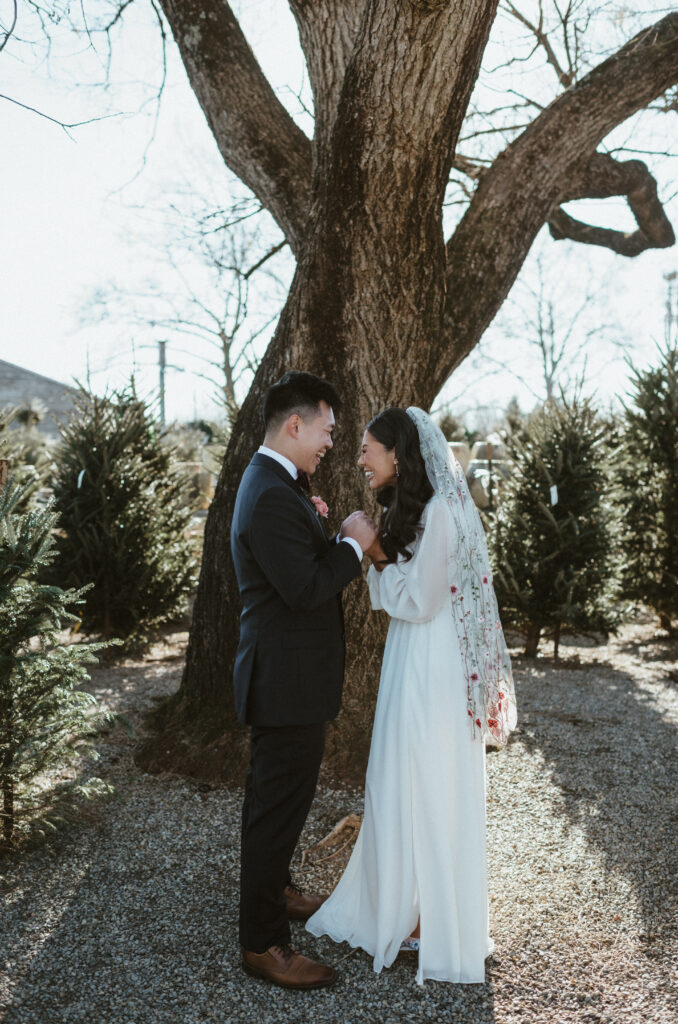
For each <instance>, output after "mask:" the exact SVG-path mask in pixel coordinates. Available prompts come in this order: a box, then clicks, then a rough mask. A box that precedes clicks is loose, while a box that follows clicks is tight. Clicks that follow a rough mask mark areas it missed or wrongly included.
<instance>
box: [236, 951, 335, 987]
mask: <svg viewBox="0 0 678 1024" xmlns="http://www.w3.org/2000/svg"><path fill="white" fill-rule="evenodd" d="M242 965H243V967H244V969H245V970H246V971H247V973H248V974H251V975H252V977H254V978H263V979H264V980H265V981H270V982H272V983H273V984H274V985H280V986H281V988H327V987H328V986H329V985H334V983H335V981H336V980H337V977H338V975H337V972H336V971H335V969H334V967H328V966H327V964H321V963H319V962H318V961H317V960H311V959H309V957H307V956H302V955H301V953H297V951H296V950H295V949H292V947H291V946H289V945H285V946H271V947H270V949H267V950H266V952H265V953H250V952H248V950H246V949H243V951H242Z"/></svg>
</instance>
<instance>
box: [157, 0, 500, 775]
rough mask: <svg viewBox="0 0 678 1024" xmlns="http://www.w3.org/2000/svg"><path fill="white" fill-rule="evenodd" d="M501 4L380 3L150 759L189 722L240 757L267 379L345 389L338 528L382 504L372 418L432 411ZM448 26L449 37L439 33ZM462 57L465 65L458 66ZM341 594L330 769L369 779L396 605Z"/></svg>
mask: <svg viewBox="0 0 678 1024" xmlns="http://www.w3.org/2000/svg"><path fill="white" fill-rule="evenodd" d="M495 4H496V0H483V2H482V3H476V4H473V5H465V6H466V8H467V9H466V10H464V9H463V8H462V7H460V6H459V5H447V4H443V5H437V6H436V5H430V6H429V7H426V8H425V9H424V10H423V11H422V9H421V8H420V7H419V5H417V4H405V5H397V4H395V5H394V4H384V5H381V6H380V5H374V7H372V8H371V9H370V10H371V15H372V23H371V24H370V25H369V27H368V29H367V30H366V32H365V38H366V40H367V42H366V44H365V45H364V46H363V47H362V48H361V49H359V50H358V51H357V52H356V53H355V54H354V56H353V58H352V60H351V62H350V63H349V66H348V69H347V72H346V76H345V80H344V87H343V89H342V91H341V95H340V97H339V100H338V103H337V105H336V113H335V112H330V113H329V114H328V117H329V118H331V119H332V125H333V126H332V130H330V131H327V132H326V134H325V139H326V142H325V147H324V149H323V150H322V151H319V152H318V153H317V156H316V159H315V161H314V177H313V183H312V190H311V207H310V208H311V214H310V218H309V222H308V226H307V231H306V241H305V243H304V246H303V248H302V251H301V253H300V257H299V261H298V264H297V271H296V274H295V278H294V281H293V283H292V287H291V290H290V294H289V297H288V301H287V303H286V306H285V309H284V311H283V313H282V316H281V318H280V322H279V324H278V327H277V330H276V334H275V337H274V339H273V341H272V342H271V344H270V346H269V348H268V351H267V353H266V355H265V357H264V359H263V361H262V363H261V365H260V367H259V369H258V371H257V374H256V377H255V381H254V385H253V387H252V388H251V390H250V392H249V394H248V396H247V399H246V400H245V402H244V404H243V408H242V410H241V413H240V415H239V417H238V420H237V422H236V424H235V427H234V430H233V435H232V438H231V442H230V444H229V447H228V450H227V453H226V458H225V460H224V467H223V470H222V473H221V476H220V479H219V482H218V484H217V488H216V491H215V496H214V500H213V503H212V507H211V509H210V514H209V516H208V522H207V526H206V531H205V546H204V555H203V563H202V571H201V579H200V585H199V590H198V597H197V600H196V604H195V608H194V621H193V628H192V630H191V638H190V644H189V650H188V656H187V662H186V669H185V672H184V677H183V681H182V685H181V689H180V692H179V694H178V695H177V697H176V698H175V700H174V701H173V702H172V704H171V706H170V707H169V708H167V709H165V711H164V715H165V721H164V726H165V730H164V731H165V737H164V738H162V737H160V738H159V739H158V740H156V741H155V742H153V743H151V744H150V745H147V746H146V748H145V750H144V751H143V752H142V754H141V759H142V761H143V762H144V763H145V764H147V765H148V766H152V765H154V764H155V765H157V764H159V763H160V764H161V763H167V761H168V760H171V761H176V758H177V750H176V749H173V748H172V746H168V742H167V738H168V735H169V730H170V728H171V724H170V723H171V722H177V721H178V720H179V721H180V722H181V724H182V727H184V728H185V727H186V726H188V728H189V731H190V730H191V729H193V730H194V737H193V738H195V735H196V734H200V735H201V739H202V743H201V745H200V746H201V752H200V754H199V755H198V756H199V757H202V758H204V760H205V765H204V766H205V768H206V769H207V771H208V772H213V771H214V769H215V768H216V767H217V765H221V766H222V768H223V769H225V770H227V769H229V768H230V767H236V766H238V765H239V764H240V763H241V762H242V758H243V742H242V738H241V739H240V740H237V739H236V740H235V741H234V739H233V734H232V726H233V711H232V692H231V668H232V664H233V658H234V654H235V648H236V645H237V639H238V615H239V610H240V602H239V596H238V592H237V587H236V584H235V579H234V572H233V568H232V563H231V558H230V553H229V540H228V538H229V529H230V522H231V515H232V509H233V503H234V499H235V494H236V492H237V488H238V483H239V480H240V477H241V475H242V472H243V470H244V468H245V466H246V465H247V463H248V461H249V459H250V458H251V455H252V453H253V451H254V450H255V449H256V447H257V445H258V444H260V443H261V440H262V425H261V411H260V410H261V403H262V396H263V392H264V390H265V388H266V387H267V386H268V385H269V384H270V383H271V382H273V381H274V380H276V379H278V378H279V377H280V376H281V375H282V374H283V373H284V372H285V370H288V369H290V368H296V369H305V370H309V371H311V372H314V373H318V374H321V375H323V376H326V377H328V378H329V379H330V380H332V381H333V382H335V383H336V384H337V386H338V387H339V390H340V392H341V397H342V401H343V403H344V409H343V412H342V414H341V415H340V417H339V418H338V427H337V431H336V441H335V447H334V450H333V451H332V453H331V455H330V457H329V458H328V460H327V462H326V463H324V464H323V468H322V477H320V476H319V475H318V477H317V479H316V478H314V482H313V490H314V491H315V490H316V489H317V491H318V493H320V494H322V496H323V497H324V498H325V499H326V500H327V502H328V504H329V506H330V509H331V519H330V526H331V527H333V528H336V527H338V525H339V523H340V522H341V520H342V518H343V517H344V516H345V515H347V514H348V513H349V512H351V511H353V510H354V509H356V508H364V507H365V506H366V505H367V506H368V510H369V511H370V512H371V513H375V512H376V509H375V508H374V506H373V504H372V501H371V500H370V498H369V492H368V491H367V489H366V487H365V484H364V477H363V475H362V473H360V472H359V471H358V469H357V467H356V460H357V457H358V451H359V445H360V441H361V438H362V433H363V430H364V427H365V424H366V423H367V421H368V420H369V419H370V418H371V417H372V416H373V415H374V414H375V413H376V412H377V411H378V410H380V409H383V408H384V407H385V406H387V405H420V406H423V407H424V408H428V407H429V406H430V403H431V402H432V400H433V398H434V397H435V394H436V392H437V390H438V388H439V383H438V380H437V374H436V363H437V351H436V347H435V346H434V345H431V344H430V339H431V338H435V337H437V336H439V335H440V332H441V330H442V322H443V315H444V299H445V267H446V260H445V243H444V238H443V232H442V216H441V210H442V200H443V195H444V191H445V186H446V182H447V179H448V175H449V170H450V163H451V159H452V154H453V151H454V140H455V139H456V136H457V134H458V131H459V128H460V126H461V121H462V118H463V113H464V111H465V109H466V105H467V102H468V96H469V93H470V91H471V89H472V88H473V84H474V82H475V78H476V74H477V67H478V62H479V59H480V55H481V54H482V51H483V48H484V45H485V42H486V36H487V32H488V31H489V26H490V24H491V22H492V17H491V14H492V13H493V11H494V7H495ZM312 7H313V5H310V8H311V9H312ZM311 13H312V11H311ZM488 14H489V15H490V16H489V17H488ZM441 34H442V35H443V36H444V37H445V38H447V39H449V49H448V48H445V47H441V46H440V45H439V42H440V37H441ZM399 52H400V53H401V56H400V58H399V59H398V58H397V54H398V53H399ZM455 59H457V60H458V63H459V64H460V65H462V66H463V67H464V69H465V74H464V75H457V76H453V75H450V74H449V67H450V66H452V65H453V64H454V61H455ZM394 65H397V67H398V73H397V74H394V71H393V68H394ZM333 114H334V116H332V115H333ZM328 117H326V118H325V123H326V121H327V119H328ZM319 147H320V143H319V141H318V139H316V149H319ZM319 472H320V471H319ZM344 600H345V609H346V618H347V636H348V645H347V670H346V685H345V691H344V692H345V696H344V703H343V710H342V713H341V716H340V718H339V720H338V722H337V724H336V726H335V727H334V728H333V729H332V730H331V731H330V735H329V738H328V746H327V749H328V757H329V760H330V763H331V764H332V765H333V767H335V768H336V769H337V770H339V771H341V772H342V773H343V774H344V775H351V774H353V775H355V776H356V777H358V776H360V774H361V773H362V772H363V770H364V766H365V762H366V758H367V752H368V748H369V740H370V730H371V720H372V714H373V709H374V701H375V696H376V690H377V685H378V681H379V666H380V661H381V654H382V648H383V641H384V635H385V627H386V618H385V616H384V615H381V614H380V615H373V614H372V613H371V612H370V610H369V606H368V598H367V592H366V587H365V585H364V584H363V583H361V582H356V583H354V584H352V585H351V586H349V587H348V588H347V589H346V591H345V598H344ZM319 685H322V684H321V683H320V684H319ZM225 730H226V731H227V732H228V735H229V737H230V742H229V744H228V749H225V745H224V744H223V742H222V737H223V735H224V731H225ZM236 735H237V734H236ZM210 743H211V744H212V754H211V755H210V752H209V746H210ZM168 749H170V750H172V753H171V754H170V755H169V757H168V756H167V754H166V753H163V751H164V752H166V751H167V750H168ZM184 749H185V748H184ZM192 757H193V754H192V753H189V754H188V759H189V763H188V764H187V761H186V756H185V755H183V754H182V755H180V760H181V762H182V766H183V768H184V769H186V768H187V767H188V769H189V770H192V771H200V765H199V764H198V763H197V762H196V763H194V762H193V761H192V760H191V759H192Z"/></svg>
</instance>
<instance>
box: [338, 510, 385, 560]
mask: <svg viewBox="0 0 678 1024" xmlns="http://www.w3.org/2000/svg"><path fill="white" fill-rule="evenodd" d="M378 535H379V531H378V530H377V527H376V524H375V523H374V522H373V520H372V519H370V517H369V516H368V515H367V513H366V512H351V514H350V516H347V517H346V519H344V521H343V523H342V524H341V529H340V530H339V537H340V538H343V537H351V539H352V540H357V542H358V544H360V547H361V548H362V550H363V553H364V552H365V551H366V550H367V549H368V548H369V547H371V546H372V544H373V543H374V541H375V540H376V538H377V536H378Z"/></svg>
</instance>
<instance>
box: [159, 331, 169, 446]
mask: <svg viewBox="0 0 678 1024" xmlns="http://www.w3.org/2000/svg"><path fill="white" fill-rule="evenodd" d="M166 345H167V342H166V341H159V342H158V365H159V367H160V426H161V427H164V426H165V367H166V365H167V359H166V355H165V348H166Z"/></svg>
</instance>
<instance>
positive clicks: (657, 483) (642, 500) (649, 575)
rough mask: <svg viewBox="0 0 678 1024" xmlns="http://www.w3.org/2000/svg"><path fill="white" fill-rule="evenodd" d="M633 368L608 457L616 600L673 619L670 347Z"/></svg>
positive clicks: (677, 604) (675, 412) (674, 423)
mask: <svg viewBox="0 0 678 1024" xmlns="http://www.w3.org/2000/svg"><path fill="white" fill-rule="evenodd" d="M658 351H659V357H660V358H659V362H658V365H657V366H655V367H653V368H651V369H648V370H635V371H634V372H633V377H632V392H631V394H630V396H629V397H630V401H629V403H628V405H627V406H626V407H625V410H624V418H623V427H622V434H621V443H620V446H619V450H618V456H617V459H616V467H615V468H616V475H617V481H618V488H619V489H618V500H619V516H620V544H619V548H620V553H621V556H622V583H623V592H624V596H625V597H626V598H628V599H630V600H632V601H638V602H641V603H643V604H646V605H648V606H649V607H650V608H652V609H653V610H654V611H655V612H656V613H657V614H658V616H659V621H660V625H661V627H662V629H666V630H668V631H669V632H670V631H671V620H672V619H675V618H676V616H678V345H676V344H673V345H672V344H668V345H667V346H666V347H665V348H661V347H660V348H659V350H658Z"/></svg>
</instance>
